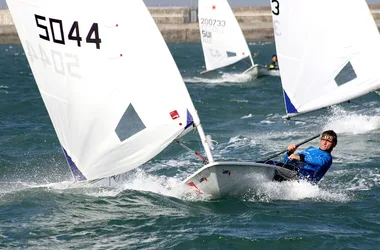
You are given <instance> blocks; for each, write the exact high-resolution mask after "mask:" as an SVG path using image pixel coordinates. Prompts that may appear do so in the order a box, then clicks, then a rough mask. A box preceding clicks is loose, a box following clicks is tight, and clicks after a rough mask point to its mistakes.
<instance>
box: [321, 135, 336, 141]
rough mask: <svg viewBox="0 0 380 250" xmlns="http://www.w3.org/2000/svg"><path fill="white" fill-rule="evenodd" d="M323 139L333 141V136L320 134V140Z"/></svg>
mask: <svg viewBox="0 0 380 250" xmlns="http://www.w3.org/2000/svg"><path fill="white" fill-rule="evenodd" d="M322 140H324V141H328V142H333V141H334V137H332V136H331V135H324V136H322V138H321V141H322Z"/></svg>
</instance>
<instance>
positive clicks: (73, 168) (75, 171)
mask: <svg viewBox="0 0 380 250" xmlns="http://www.w3.org/2000/svg"><path fill="white" fill-rule="evenodd" d="M63 152H64V153H65V156H66V159H67V162H68V163H69V166H70V170H71V173H73V175H74V178H75V180H77V181H85V180H87V179H86V177H84V175H83V174H82V172H81V171H80V170H79V169H78V168H77V166H76V165H75V163H74V162H73V160H72V159H71V157H70V156H69V155H68V154H67V152H66V150H65V149H64V148H63Z"/></svg>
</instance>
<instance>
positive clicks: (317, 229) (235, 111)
mask: <svg viewBox="0 0 380 250" xmlns="http://www.w3.org/2000/svg"><path fill="white" fill-rule="evenodd" d="M250 48H251V50H252V52H256V51H258V52H260V54H259V55H258V57H257V58H256V62H258V63H260V64H266V63H268V62H269V61H270V57H271V55H272V54H273V53H274V51H275V49H274V44H273V43H251V44H250ZM170 49H171V51H172V53H173V56H174V58H175V60H176V62H177V64H178V67H179V69H180V71H181V73H182V75H183V77H184V79H185V82H186V85H187V87H188V89H189V92H190V95H191V96H192V98H193V101H194V104H195V106H196V108H197V110H198V113H199V116H200V118H201V120H202V123H203V126H204V129H205V131H206V133H207V134H211V135H212V137H213V139H214V140H216V141H217V142H218V144H217V145H216V147H215V149H214V157H215V159H216V160H249V161H255V160H260V159H263V158H265V157H266V156H268V155H271V154H273V153H276V152H278V151H281V150H283V149H285V148H286V147H287V145H288V144H289V143H291V142H299V141H302V140H304V139H306V138H308V137H310V136H312V135H314V134H317V133H320V132H321V131H323V130H324V129H334V130H335V131H336V132H337V133H338V136H339V143H338V146H337V148H336V149H335V150H334V151H333V155H334V164H333V167H332V169H331V170H330V171H329V172H328V173H327V174H326V176H325V178H324V179H323V180H322V181H321V182H320V185H319V186H312V185H310V184H308V183H302V182H301V183H293V182H287V183H267V184H265V185H263V186H262V187H261V188H260V189H259V190H256V191H255V192H251V191H249V190H247V193H246V194H244V195H242V196H241V197H235V198H228V199H222V200H216V201H215V200H213V201H211V200H208V199H207V198H206V197H189V196H188V195H185V192H184V190H183V187H182V186H181V185H180V182H181V180H183V179H184V178H186V177H187V176H188V175H189V174H191V173H192V172H194V171H195V170H196V169H198V168H199V167H200V163H199V161H198V160H197V159H196V158H194V157H193V155H192V154H190V153H189V152H187V151H185V150H183V149H182V148H180V147H179V146H178V145H170V146H169V147H168V148H167V149H166V150H165V151H164V152H163V153H161V154H160V155H158V156H157V157H156V158H154V159H153V160H152V161H150V162H149V163H147V164H146V165H144V166H142V167H140V168H138V169H137V170H136V171H132V172H131V173H128V174H126V175H125V176H124V178H125V181H124V182H123V183H121V184H120V186H118V187H115V188H104V187H103V188H102V187H87V188H76V189H73V188H69V183H70V181H71V179H70V178H71V175H70V173H69V171H68V167H67V166H66V161H65V159H64V156H63V154H62V151H61V148H60V145H59V142H58V140H57V137H56V135H55V132H54V129H53V127H52V125H51V122H50V119H49V117H48V115H47V112H46V109H45V107H44V105H43V102H42V99H41V97H40V95H39V93H38V89H37V87H36V85H35V82H34V78H33V76H32V74H31V71H30V69H29V67H28V63H27V61H26V58H25V55H24V53H23V50H22V48H21V46H19V45H0V111H1V112H0V128H1V129H0V248H21V249H24V248H27V249H51V248H59V249H70V248H75V249H78V248H79V249H82V248H84V249H378V245H379V243H380V217H379V208H380V169H379V166H380V164H379V160H380V156H379V148H380V147H379V146H380V137H379V134H380V129H379V128H380V104H379V100H380V96H379V95H378V94H376V93H371V94H368V95H366V96H364V97H362V98H359V99H356V100H355V101H353V102H352V103H351V104H345V105H339V106H335V107H333V108H328V109H324V110H321V111H318V112H314V113H311V114H307V115H304V116H300V117H299V118H296V119H294V120H290V121H287V120H283V119H282V118H281V117H282V116H283V115H284V112H285V111H284V105H283V97H282V93H281V85H280V84H281V82H280V79H279V78H278V77H262V78H259V79H257V80H254V81H250V80H247V79H245V78H244V77H243V78H242V77H241V76H239V75H237V74H233V73H225V72H224V74H223V72H221V75H219V76H214V77H213V78H206V77H204V76H201V75H200V74H199V72H201V71H203V70H204V68H203V55H202V51H201V47H200V45H199V44H170ZM240 66H242V65H240ZM240 66H239V65H238V66H237V67H240ZM232 70H234V69H232ZM141 80H144V76H141ZM157 84H159V83H157ZM311 144H314V145H315V144H317V141H314V142H312V143H309V144H307V145H305V146H304V147H307V146H309V145H311ZM186 145H188V146H190V147H192V148H194V149H196V150H200V147H199V146H200V143H199V142H198V141H197V140H196V139H195V138H194V137H191V136H189V138H188V143H187V144H186Z"/></svg>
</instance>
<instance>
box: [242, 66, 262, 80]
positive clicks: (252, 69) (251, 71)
mask: <svg viewBox="0 0 380 250" xmlns="http://www.w3.org/2000/svg"><path fill="white" fill-rule="evenodd" d="M242 74H243V75H248V76H249V77H250V79H251V80H255V79H256V78H257V77H258V76H259V71H258V67H257V65H253V66H252V67H250V68H249V69H247V70H246V71H244V72H243V73H242Z"/></svg>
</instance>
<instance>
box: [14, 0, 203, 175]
mask: <svg viewBox="0 0 380 250" xmlns="http://www.w3.org/2000/svg"><path fill="white" fill-rule="evenodd" d="M7 3H8V6H9V9H10V11H11V14H12V17H13V20H14V22H15V24H16V28H17V31H18V34H19V37H20V40H21V42H22V45H23V47H24V50H25V53H26V55H27V59H28V61H29V64H30V67H31V69H32V72H33V75H34V77H35V80H36V82H37V85H38V88H39V91H40V93H41V96H42V98H43V101H44V103H45V106H46V108H47V111H48V113H49V116H50V118H51V121H52V123H53V126H54V128H55V131H56V133H57V136H58V138H59V141H60V143H61V145H62V147H63V149H64V151H65V155H66V158H67V160H68V163H69V165H70V168H71V170H72V172H73V174H74V177H75V178H76V179H77V180H85V179H87V180H93V179H99V178H103V177H108V176H113V175H117V174H120V173H123V172H126V171H129V170H131V169H133V168H136V167H138V166H140V165H141V164H143V163H145V162H147V161H148V160H150V159H151V158H152V157H154V156H155V155H157V154H158V153H159V152H161V151H162V150H163V149H164V148H165V147H166V146H167V145H168V144H169V143H171V142H172V141H173V140H174V139H175V138H177V137H178V136H181V135H182V134H183V133H184V132H185V130H186V128H187V127H189V126H190V127H191V125H192V124H193V122H194V123H195V124H197V125H198V123H199V118H198V116H197V113H196V110H195V108H194V106H193V103H192V101H191V98H190V96H189V93H188V91H187V89H186V87H185V84H184V82H183V80H182V77H181V75H180V73H179V71H178V69H177V67H176V64H175V62H174V60H173V58H172V56H171V54H170V51H169V50H168V48H167V45H166V43H165V41H164V40H163V38H162V36H161V34H160V32H159V30H158V28H157V26H156V24H155V23H154V20H153V19H152V17H151V16H150V14H149V12H148V10H147V8H146V6H145V5H144V3H143V1H141V0H128V1H124V0H109V1H107V2H104V1H93V0H81V1H77V0H65V1H52V0H7Z"/></svg>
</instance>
